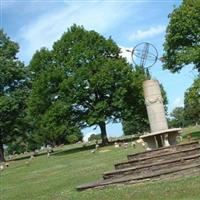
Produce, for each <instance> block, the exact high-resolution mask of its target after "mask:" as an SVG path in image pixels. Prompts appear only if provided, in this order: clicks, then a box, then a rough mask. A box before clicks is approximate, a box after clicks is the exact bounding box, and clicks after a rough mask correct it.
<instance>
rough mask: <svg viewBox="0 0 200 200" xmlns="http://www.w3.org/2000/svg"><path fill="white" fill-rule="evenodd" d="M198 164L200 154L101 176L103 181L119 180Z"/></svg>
mask: <svg viewBox="0 0 200 200" xmlns="http://www.w3.org/2000/svg"><path fill="white" fill-rule="evenodd" d="M194 162H195V163H200V153H199V154H196V155H192V156H186V157H183V158H175V159H171V160H168V161H163V162H155V163H152V164H143V165H138V166H136V167H129V168H124V169H118V170H114V171H109V172H105V173H104V174H103V178H104V179H110V178H119V177H123V176H126V175H139V174H140V175H145V174H149V173H150V172H154V171H157V170H161V169H169V168H171V167H175V166H186V165H188V164H192V163H194Z"/></svg>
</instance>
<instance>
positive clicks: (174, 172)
mask: <svg viewBox="0 0 200 200" xmlns="http://www.w3.org/2000/svg"><path fill="white" fill-rule="evenodd" d="M190 175H200V164H199V163H197V164H196V163H195V164H190V165H186V166H175V167H172V168H169V169H161V170H157V171H155V172H150V173H149V174H145V175H137V176H130V175H128V176H123V177H120V178H115V179H105V180H100V181H97V182H94V183H89V184H84V185H81V186H78V187H77V188H76V189H77V190H80V191H81V190H86V189H90V188H99V187H104V186H107V185H116V184H117V185H118V184H130V183H131V184H135V183H138V182H144V181H149V180H151V181H154V180H161V179H162V180H163V179H169V178H177V177H183V176H190Z"/></svg>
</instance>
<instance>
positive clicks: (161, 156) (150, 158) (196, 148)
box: [115, 147, 200, 169]
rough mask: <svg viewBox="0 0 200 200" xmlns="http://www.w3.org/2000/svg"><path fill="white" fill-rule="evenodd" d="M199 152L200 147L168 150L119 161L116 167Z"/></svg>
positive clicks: (120, 167)
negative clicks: (174, 150)
mask: <svg viewBox="0 0 200 200" xmlns="http://www.w3.org/2000/svg"><path fill="white" fill-rule="evenodd" d="M198 153H200V147H195V148H189V149H184V150H181V151H176V152H167V153H163V154H158V155H154V156H149V157H144V158H137V159H132V160H128V161H125V162H121V163H117V164H115V169H123V168H127V167H131V166H138V165H141V164H148V163H149V164H150V163H156V162H163V161H166V160H170V159H173V158H177V157H178V158H182V157H184V156H190V155H194V154H198Z"/></svg>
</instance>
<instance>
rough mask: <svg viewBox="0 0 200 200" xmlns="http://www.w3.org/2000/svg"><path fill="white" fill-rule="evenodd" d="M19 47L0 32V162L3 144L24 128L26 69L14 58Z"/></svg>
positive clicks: (26, 89)
mask: <svg viewBox="0 0 200 200" xmlns="http://www.w3.org/2000/svg"><path fill="white" fill-rule="evenodd" d="M18 50H19V46H18V44H17V43H15V42H13V41H11V40H10V38H9V37H8V36H7V35H6V34H5V33H4V32H3V30H0V74H1V76H0V161H4V154H3V152H4V151H3V144H7V143H8V142H11V141H12V140H14V139H15V137H16V136H19V134H21V133H22V132H23V128H24V120H23V118H24V115H25V108H26V104H25V101H26V98H27V95H28V87H27V83H26V69H25V68H24V65H23V63H22V62H20V61H19V60H18V59H17V58H16V54H17V53H18Z"/></svg>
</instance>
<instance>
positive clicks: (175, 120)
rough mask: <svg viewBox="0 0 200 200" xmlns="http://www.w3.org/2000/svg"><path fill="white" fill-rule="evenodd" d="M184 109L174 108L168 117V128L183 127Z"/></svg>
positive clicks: (184, 123)
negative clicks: (169, 117)
mask: <svg viewBox="0 0 200 200" xmlns="http://www.w3.org/2000/svg"><path fill="white" fill-rule="evenodd" d="M184 112H185V110H184V108H183V107H176V108H174V110H173V111H172V112H171V113H170V116H171V117H172V118H171V119H170V120H169V126H170V127H177V128H178V127H185V126H186V121H185V118H184Z"/></svg>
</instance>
